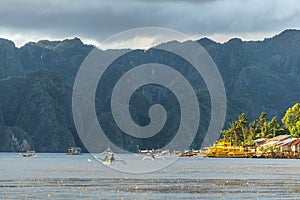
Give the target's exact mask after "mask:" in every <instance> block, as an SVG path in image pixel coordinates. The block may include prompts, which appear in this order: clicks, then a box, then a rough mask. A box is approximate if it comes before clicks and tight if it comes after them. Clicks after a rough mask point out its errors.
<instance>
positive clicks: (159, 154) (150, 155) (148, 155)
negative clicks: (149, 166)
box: [136, 149, 175, 160]
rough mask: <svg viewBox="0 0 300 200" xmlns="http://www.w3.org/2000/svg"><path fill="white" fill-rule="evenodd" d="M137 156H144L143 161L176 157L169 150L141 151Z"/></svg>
mask: <svg viewBox="0 0 300 200" xmlns="http://www.w3.org/2000/svg"><path fill="white" fill-rule="evenodd" d="M136 155H137V156H143V158H142V160H146V159H150V160H155V159H158V158H160V159H163V160H164V159H165V158H169V157H172V156H174V155H175V154H171V153H170V151H169V150H162V149H152V150H148V149H146V150H139V153H138V154H136Z"/></svg>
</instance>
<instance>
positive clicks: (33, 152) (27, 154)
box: [18, 150, 37, 158]
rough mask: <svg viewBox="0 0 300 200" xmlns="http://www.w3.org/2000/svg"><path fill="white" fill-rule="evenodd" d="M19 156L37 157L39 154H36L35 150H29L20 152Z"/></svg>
mask: <svg viewBox="0 0 300 200" xmlns="http://www.w3.org/2000/svg"><path fill="white" fill-rule="evenodd" d="M18 157H20V158H35V157H37V155H36V154H35V151H29V150H27V151H26V152H25V153H19V155H18Z"/></svg>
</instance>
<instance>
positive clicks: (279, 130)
mask: <svg viewBox="0 0 300 200" xmlns="http://www.w3.org/2000/svg"><path fill="white" fill-rule="evenodd" d="M282 122H283V123H284V126H283V125H281V124H280V123H279V121H278V120H277V117H276V116H275V117H273V118H272V119H271V120H269V119H268V117H267V113H265V112H262V113H261V114H260V116H259V118H258V119H257V120H254V121H252V122H249V121H248V118H247V117H246V114H245V113H242V114H241V115H239V118H238V120H236V121H233V122H231V123H230V127H229V128H228V129H225V130H223V131H222V137H223V140H225V141H226V142H231V143H232V144H233V145H236V146H253V145H254V144H255V143H254V140H255V139H259V138H273V137H276V136H278V135H282V134H291V135H292V136H293V137H300V103H296V104H295V105H294V106H293V107H291V108H289V109H288V110H287V111H286V114H285V116H284V117H283V119H282Z"/></svg>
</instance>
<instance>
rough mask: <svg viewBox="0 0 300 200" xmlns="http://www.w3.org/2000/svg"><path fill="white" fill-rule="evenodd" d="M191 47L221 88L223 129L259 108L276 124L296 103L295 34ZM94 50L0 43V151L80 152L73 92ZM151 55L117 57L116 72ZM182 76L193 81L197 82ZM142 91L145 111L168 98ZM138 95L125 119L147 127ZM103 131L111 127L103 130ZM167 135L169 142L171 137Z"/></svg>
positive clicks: (299, 35)
mask: <svg viewBox="0 0 300 200" xmlns="http://www.w3.org/2000/svg"><path fill="white" fill-rule="evenodd" d="M197 42H198V43H199V44H201V45H202V46H203V47H204V48H205V50H206V51H207V52H208V53H209V55H210V56H211V57H212V59H213V60H214V62H215V63H216V65H217V67H218V69H219V71H220V73H221V76H222V78H223V81H224V84H225V89H226V96H227V116H226V122H225V125H224V126H225V127H227V126H228V123H229V122H230V121H232V120H234V119H236V118H237V116H238V115H239V114H240V113H242V112H244V113H246V115H247V116H248V118H249V119H250V120H254V119H256V118H257V117H258V116H259V114H260V113H261V112H263V111H265V112H266V113H267V114H268V116H269V117H270V118H271V117H272V116H274V115H276V116H277V117H278V118H279V119H281V118H282V117H283V115H284V113H285V111H286V110H287V108H288V107H291V106H292V105H293V104H295V103H297V102H299V99H300V31H299V30H285V31H283V32H281V33H279V34H278V35H275V36H273V37H271V38H266V39H264V40H262V41H242V40H241V39H239V38H233V39H230V40H229V41H227V42H225V43H218V42H215V41H212V40H210V39H208V38H202V39H200V40H198V41H197ZM174 45H176V43H174ZM93 48H94V46H92V45H86V44H83V43H82V41H81V40H80V39H79V38H74V39H66V40H63V41H48V40H42V41H39V42H29V43H27V44H25V45H24V46H22V47H19V48H18V47H16V46H15V44H14V43H13V42H12V41H9V40H7V39H0V151H24V150H26V149H35V150H36V151H39V152H66V150H67V148H68V147H70V146H81V147H82V148H84V146H83V144H82V143H81V141H80V138H79V137H78V134H77V132H76V128H75V126H74V122H73V117H72V104H71V103H72V88H73V83H74V80H75V77H76V73H77V71H78V69H79V67H80V65H81V63H82V62H83V60H84V59H85V57H86V56H87V55H88V54H89V52H91V50H93ZM115 51H119V50H115ZM103 53H105V51H103ZM150 54H157V58H158V59H159V52H156V51H155V50H153V49H149V50H147V51H138V50H136V51H135V52H134V53H133V54H132V55H131V56H133V57H132V58H124V59H123V60H120V61H119V63H116V64H118V65H119V66H120V69H121V71H122V69H124V67H126V65H127V64H128V63H130V64H133V65H138V64H140V60H144V59H148V57H147V56H149V55H150ZM135 56H139V58H138V59H137V58H134V57H135ZM169 59H170V61H172V62H175V65H176V63H179V62H180V61H179V60H176V59H175V60H174V58H171V57H170V58H169ZM132 60H135V63H132ZM154 61H155V60H154ZM178 67H180V66H178ZM116 73H117V72H112V73H111V75H110V76H111V77H108V78H113V77H114V76H115V75H116ZM187 74H189V75H188V76H190V77H189V78H190V79H191V80H195V81H196V82H197V77H194V76H193V74H191V73H188V72H187ZM196 82H195V83H196ZM141 90H143V91H141V93H143V94H145V93H147V94H148V93H149V95H148V96H147V95H146V97H145V99H144V101H145V105H146V106H149V105H152V104H155V103H159V102H161V101H162V97H160V95H158V94H163V95H169V94H168V91H165V90H162V89H161V88H153V89H149V88H142V89H141ZM199 91H200V92H199V94H198V95H199V98H200V99H201V100H202V102H203V107H201V109H203V110H204V111H203V112H204V115H203V116H204V118H202V119H203V120H202V121H201V122H200V125H201V127H203V128H202V129H201V128H200V129H201V130H199V133H198V135H197V136H196V138H195V140H194V142H193V144H192V145H191V148H197V147H199V144H200V143H201V141H202V139H203V132H205V130H206V129H207V126H208V123H209V117H207V116H209V113H210V101H209V93H208V92H207V88H206V86H205V84H203V83H202V82H199ZM101 94H102V91H101V90H98V91H97V95H96V96H97V98H96V110H97V116H98V118H99V120H102V121H104V122H106V121H107V120H109V117H107V115H108V114H109V110H107V109H106V107H104V108H103V105H104V103H105V101H106V100H107V98H106V97H104V98H103V97H101ZM143 97H144V96H143ZM140 98H142V96H141V95H139V94H136V96H135V98H133V101H132V104H133V108H132V109H131V112H132V116H133V119H134V120H135V121H136V122H138V123H139V124H147V121H148V120H149V119H148V116H147V115H145V114H143V113H145V112H142V111H144V108H142V107H141V106H140V105H138V104H137V102H134V99H136V100H138V99H140ZM171 105H173V102H171ZM135 107H136V108H135ZM170 108H173V106H170ZM170 112H174V113H175V114H176V112H178V111H176V109H174V110H172V111H170ZM179 114H180V113H177V115H179ZM174 120H176V119H175V118H174ZM107 123H109V122H107ZM167 126H169V129H168V130H169V131H170V130H171V131H175V130H176V126H174V125H173V126H172V125H167ZM107 128H112V129H113V128H114V127H113V126H110V125H108V127H107ZM108 137H109V138H111V139H112V140H115V141H116V143H118V144H119V145H120V146H121V147H122V148H126V149H128V150H130V151H135V150H136V145H133V144H132V141H131V140H130V138H123V137H122V136H121V135H119V134H116V135H110V136H108ZM168 137H170V138H171V137H172V134H171V135H169V136H168ZM159 141H160V138H159V137H157V138H155V139H154V140H152V142H151V143H147V144H143V145H142V147H143V148H147V147H148V148H151V147H159V146H157V144H160V143H159ZM136 142H138V141H136ZM139 142H142V143H143V141H139Z"/></svg>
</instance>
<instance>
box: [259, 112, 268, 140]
mask: <svg viewBox="0 0 300 200" xmlns="http://www.w3.org/2000/svg"><path fill="white" fill-rule="evenodd" d="M258 127H259V130H260V133H259V137H260V138H265V137H266V135H267V129H268V118H267V113H265V112H262V113H261V114H260V116H259V119H258Z"/></svg>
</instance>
